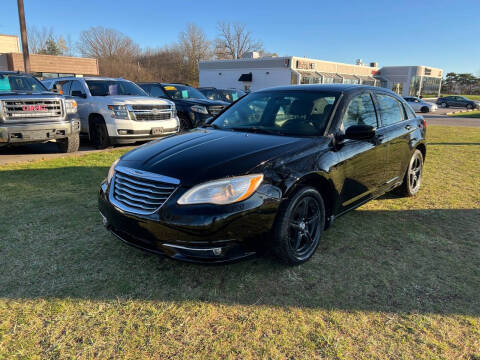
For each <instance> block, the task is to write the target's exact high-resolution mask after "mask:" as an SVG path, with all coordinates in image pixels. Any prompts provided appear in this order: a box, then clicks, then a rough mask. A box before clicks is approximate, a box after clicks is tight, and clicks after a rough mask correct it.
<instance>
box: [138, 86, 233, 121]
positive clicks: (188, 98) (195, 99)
mask: <svg viewBox="0 0 480 360" xmlns="http://www.w3.org/2000/svg"><path fill="white" fill-rule="evenodd" d="M138 85H139V86H140V87H141V88H142V89H143V90H145V91H146V92H147V94H149V95H150V96H153V97H159V98H166V99H168V100H171V101H173V102H174V103H175V107H176V109H177V113H178V119H179V120H180V126H181V128H182V129H183V130H185V129H191V128H194V127H197V126H199V125H202V124H203V123H204V122H205V121H206V120H207V119H209V118H211V117H213V116H216V115H217V114H219V113H220V112H221V111H222V110H223V109H224V108H225V107H227V106H228V105H230V104H229V103H228V102H225V101H219V100H211V99H208V98H207V97H206V96H205V95H203V94H202V93H201V92H200V91H198V90H197V89H195V88H193V87H191V86H188V85H185V84H164V83H155V82H153V83H138Z"/></svg>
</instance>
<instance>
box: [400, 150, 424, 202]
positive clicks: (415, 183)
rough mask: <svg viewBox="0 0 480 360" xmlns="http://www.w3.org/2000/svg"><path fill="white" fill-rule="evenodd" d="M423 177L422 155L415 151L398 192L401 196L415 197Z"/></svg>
mask: <svg viewBox="0 0 480 360" xmlns="http://www.w3.org/2000/svg"><path fill="white" fill-rule="evenodd" d="M422 177H423V154H422V152H421V151H420V150H418V149H416V150H415V151H414V153H413V155H412V158H411V159H410V163H409V164H408V168H407V172H406V173H405V176H404V178H403V183H402V185H401V186H400V187H399V188H398V192H399V193H400V195H403V196H407V197H410V196H415V195H417V193H418V190H420V185H421V183H422Z"/></svg>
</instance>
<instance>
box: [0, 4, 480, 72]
mask: <svg viewBox="0 0 480 360" xmlns="http://www.w3.org/2000/svg"><path fill="white" fill-rule="evenodd" d="M1 3H2V16H1V17H0V34H12V35H19V25H18V13H17V1H16V0H1ZM24 4H25V14H26V22H27V26H35V27H37V28H42V27H44V26H45V27H47V28H52V29H53V31H54V32H55V34H58V35H60V34H61V35H62V36H63V37H64V38H65V37H67V36H70V38H71V39H72V40H73V41H74V42H75V41H76V40H77V39H78V35H79V33H80V32H81V31H82V30H85V29H88V28H89V27H91V26H104V27H109V28H114V29H116V30H119V31H121V32H122V33H124V34H125V35H128V36H130V37H131V38H132V39H133V40H134V41H135V42H136V43H138V44H139V45H140V46H141V47H143V48H146V47H150V48H157V47H162V46H164V45H169V44H171V43H172V42H174V41H176V40H177V39H178V34H179V33H180V32H181V31H182V30H184V29H185V27H186V25H187V24H188V23H195V24H197V25H198V26H200V27H201V28H202V29H203V30H204V31H205V33H206V35H207V36H208V37H209V38H210V39H214V38H215V37H216V35H217V24H218V22H220V21H227V22H239V23H244V24H245V25H246V27H247V28H248V30H250V31H251V33H252V35H253V37H254V38H255V39H258V40H261V41H262V42H263V45H264V48H265V50H267V51H268V52H275V53H277V54H278V55H279V56H287V55H292V56H305V57H309V58H314V59H320V60H329V61H338V62H344V63H354V62H355V60H356V59H362V60H363V61H364V62H365V63H368V62H372V61H376V62H378V63H379V65H380V66H393V65H426V66H431V67H438V68H441V69H444V70H445V73H446V72H459V73H474V74H476V75H477V76H480V0H449V1H445V0H435V1H432V0H422V1H418V0H417V1H410V0H383V1H381V0H362V1H354V0H343V1H338V0H337V1H326V0H301V1H284V0H256V1H253V0H240V1H225V0H222V1H217V0H203V1H198V0H197V1H195V0H170V1H164V0H136V1H128V0H81V1H65V0H63V1H59V0H24Z"/></svg>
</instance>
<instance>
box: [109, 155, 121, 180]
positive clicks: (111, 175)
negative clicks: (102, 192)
mask: <svg viewBox="0 0 480 360" xmlns="http://www.w3.org/2000/svg"><path fill="white" fill-rule="evenodd" d="M119 161H120V159H117V160H115V161H114V162H113V164H112V166H110V170H108V175H107V184H110V181H112V178H113V175H114V174H115V166H117V164H118V162H119Z"/></svg>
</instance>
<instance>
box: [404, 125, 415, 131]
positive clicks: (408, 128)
mask: <svg viewBox="0 0 480 360" xmlns="http://www.w3.org/2000/svg"><path fill="white" fill-rule="evenodd" d="M412 128H413V126H412V125H405V130H411V129H412Z"/></svg>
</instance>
